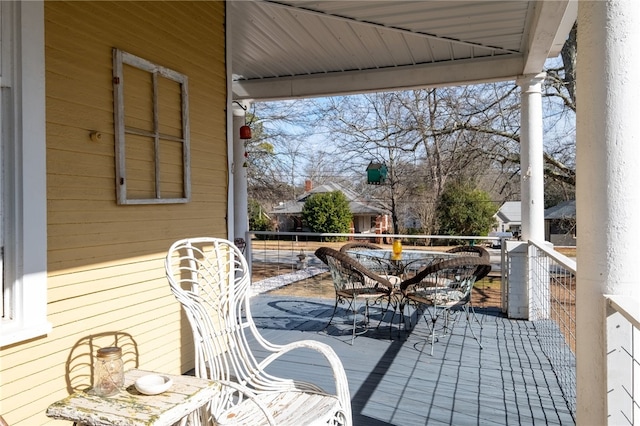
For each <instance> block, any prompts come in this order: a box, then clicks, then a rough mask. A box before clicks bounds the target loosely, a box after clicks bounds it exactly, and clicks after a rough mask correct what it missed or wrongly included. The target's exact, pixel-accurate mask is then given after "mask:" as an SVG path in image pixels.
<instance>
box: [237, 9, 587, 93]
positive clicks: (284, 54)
mask: <svg viewBox="0 0 640 426" xmlns="http://www.w3.org/2000/svg"><path fill="white" fill-rule="evenodd" d="M226 6H227V22H226V25H227V28H228V31H229V33H230V35H231V37H230V45H229V46H228V48H229V52H230V56H229V58H230V63H231V71H232V74H233V75H232V79H233V96H234V99H238V100H239V99H254V100H268V99H291V98H296V97H312V96H330V95H337V94H347V93H363V92H373V91H381V90H402V89H410V88H416V87H434V86H453V85H458V84H469V83H479V82H487V81H496V80H513V79H515V78H517V77H518V76H522V75H529V74H537V73H539V72H541V71H542V69H543V66H544V63H545V60H546V59H547V58H550V57H556V56H558V54H559V52H560V50H561V48H562V45H563V43H564V41H565V40H566V38H567V35H568V34H569V31H570V30H571V27H572V25H573V23H574V22H575V19H576V16H577V8H578V2H577V1H573V0H554V1H541V0H537V1H536V0H531V1H523V0H487V1H477V0H455V1H453V0H451V1H397V0H395V1H382V0H375V1H366V0H357V1H356V0H351V1H349V0H342V1H335V0H320V1H315V0H314V1H309V0H278V1H273V0H252V1H229V2H226Z"/></svg>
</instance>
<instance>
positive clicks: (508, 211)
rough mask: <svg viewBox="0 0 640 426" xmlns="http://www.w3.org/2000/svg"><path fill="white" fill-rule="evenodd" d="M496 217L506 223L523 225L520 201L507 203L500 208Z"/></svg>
mask: <svg viewBox="0 0 640 426" xmlns="http://www.w3.org/2000/svg"><path fill="white" fill-rule="evenodd" d="M495 216H496V217H497V218H498V219H500V220H501V221H502V222H504V223H521V222H522V208H521V204H520V201H506V202H505V203H503V204H502V206H500V208H499V209H498V212H497V213H496V214H495Z"/></svg>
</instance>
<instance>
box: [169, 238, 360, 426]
mask: <svg viewBox="0 0 640 426" xmlns="http://www.w3.org/2000/svg"><path fill="white" fill-rule="evenodd" d="M165 269H166V274H167V278H168V280H169V283H170V286H171V290H172V292H173V294H174V295H175V296H176V298H177V299H178V301H179V302H180V303H181V304H182V307H183V308H184V311H185V313H186V316H187V318H188V320H189V323H190V325H191V330H192V332H193V338H194V343H195V374H196V376H198V377H202V378H208V379H212V380H217V381H220V382H221V383H222V384H224V385H226V386H223V391H222V392H221V395H220V398H217V399H216V400H215V401H211V403H210V404H209V407H208V412H207V413H205V414H204V415H205V416H207V418H205V419H204V420H205V421H206V422H207V423H213V424H233V425H250V426H256V425H267V424H268V425H278V426H280V425H296V426H297V425H325V424H326V425H345V426H349V425H351V424H352V418H351V400H350V396H349V387H348V383H347V378H346V374H345V372H344V368H343V366H342V363H341V361H340V359H339V358H338V357H337V355H336V354H335V352H334V351H333V349H331V347H329V346H328V345H326V344H324V343H321V342H317V341H313V340H301V341H297V342H293V343H289V344H286V345H276V344H272V343H270V342H268V341H266V340H265V339H264V338H263V337H262V336H261V335H260V332H259V331H258V329H257V328H256V325H255V323H254V321H253V318H252V316H251V309H250V303H249V292H248V290H249V286H250V276H249V268H248V265H247V261H246V259H245V258H244V256H243V255H242V253H241V252H240V250H239V249H238V248H237V247H236V246H235V245H234V244H232V243H231V242H229V241H227V240H224V239H219V238H208V237H205V238H191V239H184V240H180V241H177V242H175V243H174V244H173V245H172V246H171V248H170V249H169V252H168V254H167V257H166V260H165ZM251 338H253V339H255V341H256V342H257V343H258V344H260V345H261V346H262V347H263V348H264V349H265V350H267V351H268V352H270V353H271V354H270V355H268V356H267V357H266V358H265V359H263V360H262V361H260V362H259V361H258V360H257V359H256V358H255V357H254V355H253V354H252V351H251V347H250V346H249V343H248V342H249V340H250V339H251ZM299 348H306V349H311V350H315V351H317V352H319V353H320V354H321V355H322V356H323V357H324V358H325V359H326V361H327V363H328V366H329V367H330V369H331V371H332V373H333V378H334V383H335V394H329V393H326V392H325V391H324V390H323V389H321V388H320V387H318V386H317V385H315V384H312V383H306V382H301V381H295V380H292V379H287V378H281V377H275V376H273V375H271V374H269V373H268V372H267V371H266V370H265V369H266V367H267V366H268V365H269V364H271V363H272V362H273V361H275V360H276V359H278V358H279V357H280V356H281V355H283V354H285V353H289V352H290V351H292V350H294V349H299ZM319 374H326V373H325V372H324V371H321V372H319Z"/></svg>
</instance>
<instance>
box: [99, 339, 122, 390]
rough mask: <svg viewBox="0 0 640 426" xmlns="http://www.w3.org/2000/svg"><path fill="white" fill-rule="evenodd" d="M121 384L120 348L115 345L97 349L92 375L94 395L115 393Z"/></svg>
mask: <svg viewBox="0 0 640 426" xmlns="http://www.w3.org/2000/svg"><path fill="white" fill-rule="evenodd" d="M123 386H124V364H123V362H122V349H120V348H118V347H115V346H112V347H108V348H102V349H98V352H97V353H96V364H95V369H94V375H93V390H94V392H95V393H96V395H99V396H110V395H115V394H116V393H118V392H119V391H120V389H121V388H122V387H123Z"/></svg>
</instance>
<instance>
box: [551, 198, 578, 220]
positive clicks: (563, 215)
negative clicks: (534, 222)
mask: <svg viewBox="0 0 640 426" xmlns="http://www.w3.org/2000/svg"><path fill="white" fill-rule="evenodd" d="M575 217H576V200H569V201H563V202H562V203H560V204H556V205H555V206H553V207H549V208H548V209H545V211H544V219H545V220H549V219H574V218H575Z"/></svg>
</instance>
